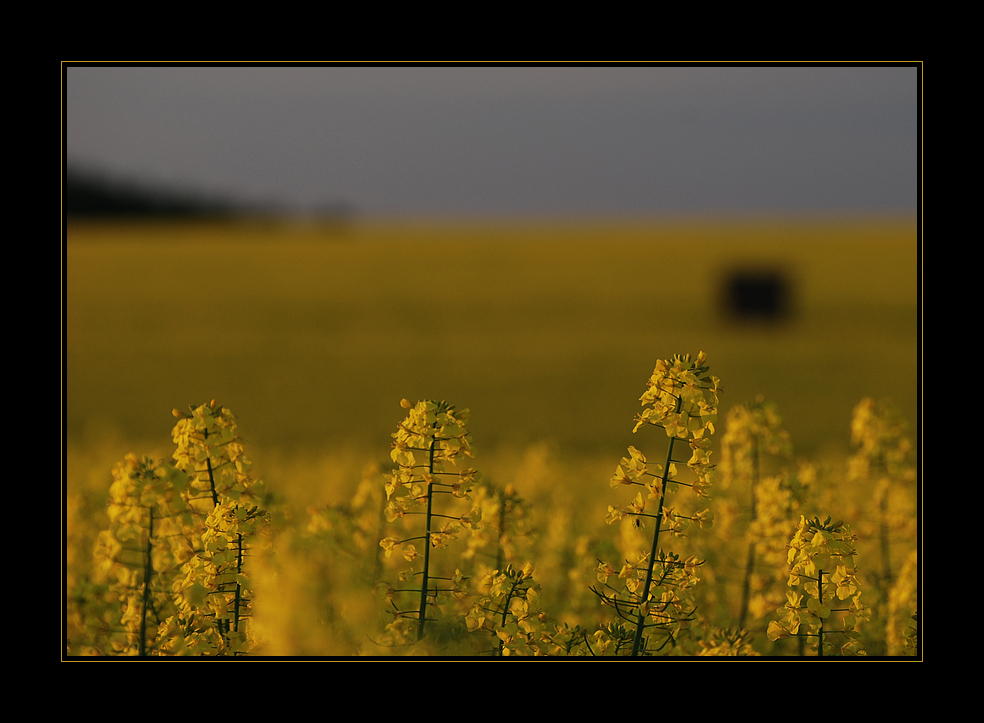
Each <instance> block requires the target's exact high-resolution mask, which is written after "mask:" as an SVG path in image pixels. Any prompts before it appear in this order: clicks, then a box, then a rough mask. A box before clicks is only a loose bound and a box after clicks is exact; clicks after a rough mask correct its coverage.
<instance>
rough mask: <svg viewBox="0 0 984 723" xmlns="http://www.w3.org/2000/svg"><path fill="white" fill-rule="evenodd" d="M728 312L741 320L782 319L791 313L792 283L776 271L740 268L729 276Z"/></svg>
mask: <svg viewBox="0 0 984 723" xmlns="http://www.w3.org/2000/svg"><path fill="white" fill-rule="evenodd" d="M723 302H724V303H723V306H724V311H725V313H726V314H727V315H728V316H730V317H731V318H733V319H737V320H740V321H746V320H747V321H756V320H758V321H780V320H782V319H785V318H787V317H788V316H789V314H790V311H791V310H790V282H789V279H788V278H787V277H786V275H785V274H784V273H783V272H781V271H777V270H771V269H763V270H747V269H746V270H740V271H733V272H731V273H730V274H728V275H726V277H725V283H724V298H723Z"/></svg>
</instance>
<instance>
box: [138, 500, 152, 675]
mask: <svg viewBox="0 0 984 723" xmlns="http://www.w3.org/2000/svg"><path fill="white" fill-rule="evenodd" d="M149 512H150V523H149V524H148V527H147V562H146V564H145V565H144V579H143V609H142V610H141V611H140V647H139V653H138V654H139V655H140V657H141V658H143V657H146V656H147V608H148V607H150V578H151V576H152V575H153V574H154V563H153V559H152V557H151V550H152V549H153V540H154V508H153V507H151V508H150V510H149Z"/></svg>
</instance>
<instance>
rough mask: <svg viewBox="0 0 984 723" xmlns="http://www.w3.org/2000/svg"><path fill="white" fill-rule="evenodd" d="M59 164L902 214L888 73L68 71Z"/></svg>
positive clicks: (268, 191) (600, 209) (907, 195)
mask: <svg viewBox="0 0 984 723" xmlns="http://www.w3.org/2000/svg"><path fill="white" fill-rule="evenodd" d="M66 79H67V85H66V99H67V113H66V117H67V127H66V140H67V152H68V162H69V166H70V168H71V167H82V168H89V169H95V170H101V171H103V172H107V173H111V174H113V175H116V176H123V177H130V178H134V179H140V180H144V181H147V182H154V183H162V184H167V185H174V186H184V187H189V188H192V189H195V190H197V191H199V192H201V193H202V194H204V195H208V196H221V197H226V198H229V199H234V200H246V201H255V202H259V203H270V204H275V205H278V206H280V207H283V208H285V209H291V210H297V211H306V210H314V209H317V208H318V207H322V206H326V205H331V204H339V203H343V204H349V205H351V206H352V208H353V209H354V210H355V211H356V212H357V213H360V214H365V215H379V216H383V215H387V216H388V215H420V216H516V215H520V216H570V215H648V214H688V213H763V212H764V213H774V212H779V213H800V212H803V213H826V212H852V213H854V212H866V211H874V212H895V211H915V209H916V207H917V202H918V178H917V173H918V166H917V159H918V151H919V146H918V124H917V120H918V117H919V113H920V108H919V105H918V80H919V76H918V73H917V69H916V67H915V66H910V67H888V66H866V67H850V66H837V67H822V66H798V67H751V66H742V65H735V66H728V67H709V66H705V67H656V66H648V67H625V66H621V67H618V66H607V67H602V66H595V67H572V66H567V67H528V66H511V67H447V66H445V67H382V66H375V67H286V66H276V65H271V66H266V67H255V68H254V67H246V66H238V67H223V68H209V67H196V66H178V67H76V66H70V67H68V69H67V73H66Z"/></svg>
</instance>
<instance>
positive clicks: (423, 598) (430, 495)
mask: <svg viewBox="0 0 984 723" xmlns="http://www.w3.org/2000/svg"><path fill="white" fill-rule="evenodd" d="M435 429H436V425H435ZM436 445H437V439H436V435H435V437H432V438H431V442H430V449H429V455H430V458H429V460H428V463H427V466H428V471H429V472H430V477H431V479H433V476H434V447H435V446H436ZM433 504H434V484H433V482H428V483H427V534H426V538H427V539H426V542H425V543H424V574H423V578H422V580H421V584H420V612H419V614H418V624H417V640H422V639H423V637H424V622H426V620H427V587H428V585H430V581H429V580H428V574H429V571H430V549H431V541H430V536H431V512H432V507H433Z"/></svg>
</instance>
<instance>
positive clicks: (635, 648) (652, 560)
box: [632, 397, 683, 658]
mask: <svg viewBox="0 0 984 723" xmlns="http://www.w3.org/2000/svg"><path fill="white" fill-rule="evenodd" d="M682 404H683V400H682V399H681V398H680V397H677V403H676V411H677V413H679V411H680V407H681V405H682ZM674 441H675V437H670V442H669V444H668V445H667V448H666V463H665V464H664V465H663V476H662V478H661V484H662V494H661V495H660V496H659V509H658V511H657V512H656V529H655V530H654V531H653V544H652V547H651V548H650V550H649V567H648V568H647V569H646V582H645V584H644V585H643V586H642V600H641V602H640V603H639V604H640V608H639V616H638V619H637V620H636V631H635V639H634V640H633V641H632V657H633V658H635V657H637V656H638V655H639V651H640V649H641V648H642V631H643V630H644V629H645V627H646V612H645V610H644V608H645V607H646V605H647V603H648V602H649V588H650V586H651V585H652V582H653V566H654V565H655V564H656V552H657V550H658V549H659V532H660V528H661V527H662V524H663V500H665V499H666V493H667V479H668V478H669V475H670V464H671V463H672V459H673V442H674Z"/></svg>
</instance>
